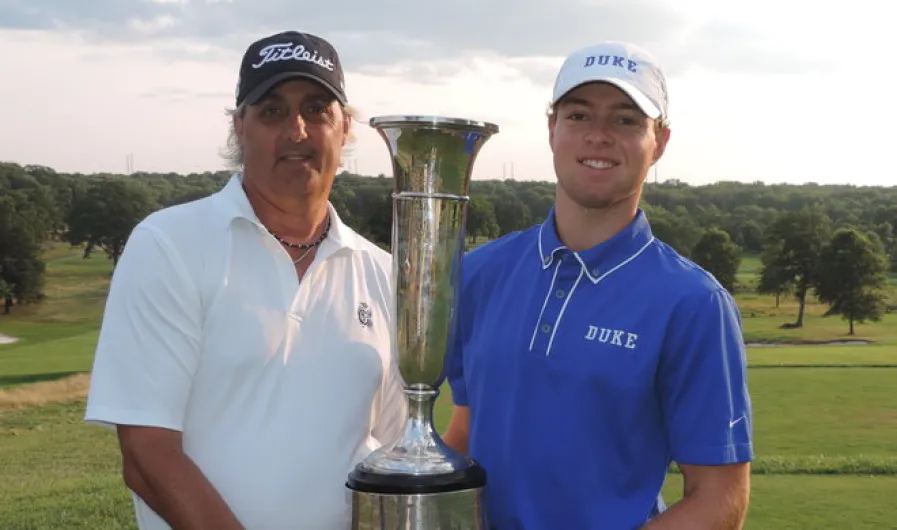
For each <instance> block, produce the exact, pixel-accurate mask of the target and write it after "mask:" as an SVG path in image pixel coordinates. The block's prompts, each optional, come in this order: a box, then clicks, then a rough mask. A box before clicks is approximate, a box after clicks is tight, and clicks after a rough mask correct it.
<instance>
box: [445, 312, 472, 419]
mask: <svg viewBox="0 0 897 530" xmlns="http://www.w3.org/2000/svg"><path fill="white" fill-rule="evenodd" d="M459 320H460V319H459ZM456 326H457V331H456V335H455V338H454V340H453V341H452V344H453V346H452V348H451V349H450V350H449V351H448V352H447V353H446V356H447V357H446V359H445V363H444V366H445V380H446V382H447V383H448V387H449V389H450V390H451V392H452V403H453V404H454V405H456V406H458V407H467V406H469V404H468V401H467V381H466V380H465V379H464V347H463V344H464V336H463V334H462V333H461V324H460V321H459V322H458V323H457V324H456Z"/></svg>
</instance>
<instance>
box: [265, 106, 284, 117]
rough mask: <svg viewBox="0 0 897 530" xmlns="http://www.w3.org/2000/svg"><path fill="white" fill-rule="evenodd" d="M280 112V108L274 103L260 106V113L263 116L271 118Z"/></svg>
mask: <svg viewBox="0 0 897 530" xmlns="http://www.w3.org/2000/svg"><path fill="white" fill-rule="evenodd" d="M281 113H282V109H281V108H280V107H278V106H276V105H269V106H266V107H263V108H262V111H261V112H260V114H261V115H262V116H264V117H268V118H273V117H276V116H279V115H280V114H281Z"/></svg>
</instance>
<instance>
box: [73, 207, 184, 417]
mask: <svg viewBox="0 0 897 530" xmlns="http://www.w3.org/2000/svg"><path fill="white" fill-rule="evenodd" d="M167 241H168V240H167V238H166V237H165V236H164V234H162V233H161V232H159V231H158V230H155V229H154V228H152V227H151V226H146V225H145V224H141V225H138V226H137V228H135V229H134V231H133V232H132V234H131V236H130V237H129V239H128V242H127V245H126V246H125V249H124V252H123V253H122V255H121V258H120V259H119V262H118V264H117V265H116V268H115V272H114V274H113V277H112V281H111V284H110V289H109V295H108V297H107V300H106V308H105V312H104V314H103V321H102V325H101V328H100V336H99V341H98V344H97V350H96V354H95V356H94V364H93V372H92V374H91V382H90V390H89V393H88V400H87V409H86V413H85V421H86V422H88V423H90V424H94V425H99V426H103V427H113V426H114V425H116V424H124V425H145V426H153V427H163V428H167V429H173V430H183V426H184V412H185V406H186V403H187V400H188V397H189V395H190V388H191V384H192V378H193V374H194V372H195V370H196V366H197V363H198V360H199V354H200V351H201V331H200V330H201V321H202V317H201V310H202V308H201V303H200V297H199V293H198V289H197V287H196V285H195V282H193V281H192V280H191V278H190V277H189V275H188V272H187V269H186V267H185V266H184V264H183V262H182V261H181V260H180V258H179V257H178V255H177V253H176V252H175V251H174V249H173V248H172V246H171V245H170V244H167Z"/></svg>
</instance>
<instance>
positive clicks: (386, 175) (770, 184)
mask: <svg viewBox="0 0 897 530" xmlns="http://www.w3.org/2000/svg"><path fill="white" fill-rule="evenodd" d="M2 164H15V165H18V166H20V167H22V168H23V169H25V168H28V167H41V168H47V169H50V170H52V171H54V172H55V173H56V174H59V175H69V176H81V177H95V176H100V175H112V176H120V177H136V178H141V177H144V176H147V177H157V176H164V175H177V176H179V177H184V178H187V177H190V176H199V175H206V174H216V173H229V174H232V173H234V171H233V170H230V169H214V170H212V169H209V170H205V171H190V172H177V171H164V170H162V171H140V170H135V171H133V172H131V173H125V172H116V171H96V172H90V173H84V172H77V171H74V172H70V171H60V170H58V169H57V168H54V167H51V166H47V165H45V164H22V163H19V162H16V161H13V160H0V165H2ZM344 174H348V175H350V176H353V177H361V178H371V179H377V178H381V177H382V178H386V179H391V178H393V175H392V173H391V172H390V173H378V174H365V173H354V172H352V171H349V170H348V169H346V168H340V170H338V171H337V172H336V177H337V178H339V177H340V176H342V175H344ZM506 180H511V181H514V182H520V183H539V184H545V185H547V186H553V185H554V184H555V181H554V180H547V179H519V178H517V179H511V178H505V177H498V176H489V175H482V174H481V175H479V176H475V177H474V178H473V179H472V180H471V181H472V182H504V181H506ZM675 183H681V184H684V185H686V186H688V187H690V188H701V187H712V186H721V185H728V184H737V185H741V186H746V187H748V186H764V187H777V186H786V187H787V186H790V187H818V188H855V189H883V190H890V189H894V188H897V184H891V185H885V184H854V183H849V182H831V183H820V182H812V181H808V182H772V181H761V180H755V181H742V180H716V181H707V182H701V183H698V184H694V183H690V182H686V181H684V180H682V179H679V178H676V177H669V178H667V179H659V180H657V181H655V180H654V179H653V178H648V179H646V180H645V182H644V185H645V186H652V185H660V186H663V185H664V184H675Z"/></svg>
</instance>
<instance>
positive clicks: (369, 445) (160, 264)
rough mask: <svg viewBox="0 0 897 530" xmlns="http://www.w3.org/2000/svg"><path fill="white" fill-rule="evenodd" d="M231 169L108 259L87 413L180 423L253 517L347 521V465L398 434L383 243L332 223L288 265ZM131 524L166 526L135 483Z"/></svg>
mask: <svg viewBox="0 0 897 530" xmlns="http://www.w3.org/2000/svg"><path fill="white" fill-rule="evenodd" d="M240 184H241V181H240V177H239V176H236V175H235V176H234V177H233V178H232V179H231V180H230V182H229V183H228V184H227V185H226V186H225V187H224V189H222V190H221V191H219V192H217V193H215V194H213V195H211V196H209V197H206V198H204V199H201V200H198V201H195V202H192V203H187V204H183V205H178V206H174V207H170V208H166V209H163V210H160V211H158V212H155V213H153V214H151V215H150V216H149V217H147V218H146V219H145V220H144V221H142V222H141V223H140V224H139V225H138V226H137V227H136V228H135V230H134V231H133V233H132V235H131V237H130V239H129V241H128V244H127V247H126V249H125V251H124V253H123V254H122V256H121V260H120V261H119V263H118V266H117V268H116V271H115V274H114V277H113V279H112V283H111V286H110V292H109V297H108V300H107V303H106V312H105V315H104V318H103V323H102V330H101V333H100V338H99V344H98V347H97V352H96V358H95V361H94V368H93V375H92V381H91V387H90V393H89V396H88V404H87V411H86V417H85V419H86V421H88V422H90V423H93V424H98V425H103V426H107V427H114V425H115V424H132V425H149V426H159V427H165V428H169V429H177V430H180V431H183V433H184V450H185V452H186V453H187V455H189V456H190V457H191V458H192V459H193V460H194V461H195V462H196V464H197V465H198V466H199V468H200V469H201V470H202V471H203V472H204V473H205V475H206V477H208V479H209V480H210V481H211V483H212V484H213V485H214V486H215V488H217V490H218V491H219V492H220V493H221V495H222V496H223V497H224V499H225V501H226V502H227V503H228V504H229V506H230V507H231V509H232V510H234V512H235V513H236V514H237V517H238V518H239V519H240V521H241V522H242V523H243V524H244V526H246V527H247V528H249V529H253V530H263V529H264V530H280V529H283V530H287V529H289V530H294V529H297V528H302V529H307V530H318V529H320V530H332V529H345V528H348V527H349V524H350V509H351V501H350V496H349V494H348V492H347V491H346V488H345V482H346V479H347V476H348V473H349V472H350V471H351V470H352V468H353V466H354V465H355V464H356V463H358V462H359V461H360V460H361V459H362V458H364V457H365V456H367V455H368V454H369V453H370V452H371V451H372V450H374V449H376V448H377V447H380V446H381V445H383V444H386V443H390V442H392V441H393V440H395V439H397V438H398V436H399V435H400V430H401V428H402V426H403V424H404V420H405V415H406V408H405V398H404V395H403V392H402V386H403V385H402V380H401V375H400V374H399V372H398V365H397V362H396V359H395V354H394V349H393V348H392V347H391V345H392V341H391V327H390V319H391V318H392V313H391V312H392V310H393V305H392V298H393V295H392V288H391V266H392V264H391V258H390V255H389V254H388V253H387V252H385V251H383V250H382V249H380V248H378V247H377V246H375V245H374V244H372V243H371V242H369V241H367V240H365V239H364V238H362V237H361V236H360V235H359V234H357V233H355V232H354V231H353V230H351V229H350V228H349V227H348V226H346V225H345V224H343V223H342V222H341V221H340V220H339V218H338V216H337V215H336V211H335V210H334V209H333V207H332V205H331V206H330V215H331V216H332V226H331V229H330V234H329V236H328V237H327V239H326V240H325V241H324V242H323V243H322V245H321V246H320V248H319V249H318V252H317V255H316V256H315V259H314V262H313V264H312V265H311V266H310V268H309V269H308V272H307V273H306V275H305V276H304V278H303V279H302V281H301V283H300V282H299V281H298V277H297V274H296V272H295V268H294V265H293V263H292V260H291V259H290V258H289V256H288V254H287V253H286V251H285V250H284V249H283V248H282V247H281V245H280V244H279V243H278V242H277V241H276V240H275V239H274V238H273V237H272V236H271V235H270V234H268V232H267V231H266V230H265V228H264V227H263V226H262V225H261V223H260V222H259V220H258V218H257V217H256V216H255V214H254V213H253V210H252V208H251V206H250V204H249V201H248V200H247V198H246V195H245V193H244V191H243V188H242V186H241V185H240ZM133 498H134V503H135V508H136V516H137V522H138V525H139V528H141V530H169V527H168V525H166V524H165V523H164V522H163V521H162V519H161V518H159V517H158V516H157V515H156V514H155V513H154V512H153V511H152V510H151V509H150V508H149V507H148V506H147V505H146V504H144V503H143V502H142V501H141V500H140V499H139V498H138V497H136V496H133Z"/></svg>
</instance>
